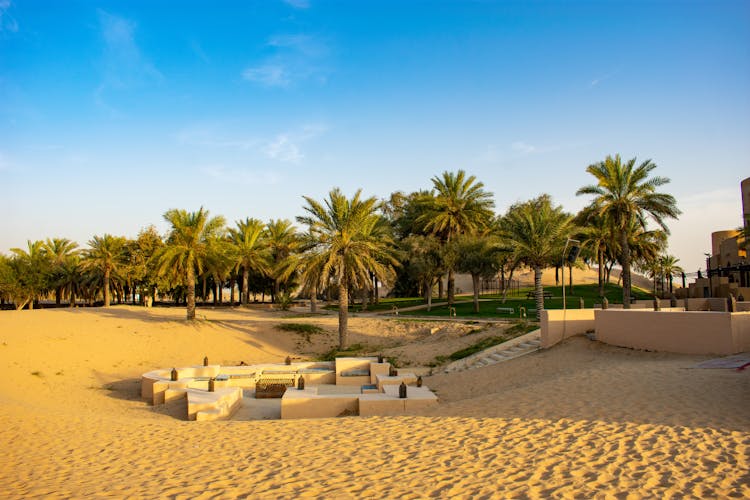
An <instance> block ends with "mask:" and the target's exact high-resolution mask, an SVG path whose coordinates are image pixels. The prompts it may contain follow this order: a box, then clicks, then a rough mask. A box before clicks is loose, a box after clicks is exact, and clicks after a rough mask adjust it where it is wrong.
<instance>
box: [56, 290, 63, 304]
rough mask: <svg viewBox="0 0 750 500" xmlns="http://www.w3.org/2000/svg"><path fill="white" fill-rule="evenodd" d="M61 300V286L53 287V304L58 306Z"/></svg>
mask: <svg viewBox="0 0 750 500" xmlns="http://www.w3.org/2000/svg"><path fill="white" fill-rule="evenodd" d="M61 301H62V287H61V286H58V287H57V288H55V305H56V306H59V305H60V302H61Z"/></svg>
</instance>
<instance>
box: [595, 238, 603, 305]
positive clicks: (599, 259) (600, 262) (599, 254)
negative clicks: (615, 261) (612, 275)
mask: <svg viewBox="0 0 750 500" xmlns="http://www.w3.org/2000/svg"><path fill="white" fill-rule="evenodd" d="M596 260H597V264H598V265H599V297H604V269H602V265H603V264H604V252H602V249H601V248H600V249H598V250H597V251H596Z"/></svg>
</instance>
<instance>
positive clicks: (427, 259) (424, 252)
mask: <svg viewBox="0 0 750 500" xmlns="http://www.w3.org/2000/svg"><path fill="white" fill-rule="evenodd" d="M401 246H402V250H403V254H404V255H405V256H406V257H407V259H408V261H407V262H406V263H405V264H406V265H405V267H406V268H407V270H408V272H409V273H410V274H411V275H412V276H413V277H414V278H416V279H417V280H419V281H420V282H421V284H422V291H423V293H424V297H425V301H426V302H427V311H430V310H432V290H433V286H434V284H435V280H437V279H439V278H440V276H442V275H443V273H444V272H445V269H444V264H443V251H442V247H441V245H440V242H439V241H438V240H437V238H436V237H435V236H432V235H426V236H425V235H420V234H413V235H411V236H408V237H407V238H404V239H403V240H402V241H401Z"/></svg>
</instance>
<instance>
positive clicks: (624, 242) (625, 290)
mask: <svg viewBox="0 0 750 500" xmlns="http://www.w3.org/2000/svg"><path fill="white" fill-rule="evenodd" d="M620 245H621V247H622V262H620V264H621V265H622V308H623V309H630V245H629V244H628V233H627V231H626V230H625V229H622V230H621V231H620Z"/></svg>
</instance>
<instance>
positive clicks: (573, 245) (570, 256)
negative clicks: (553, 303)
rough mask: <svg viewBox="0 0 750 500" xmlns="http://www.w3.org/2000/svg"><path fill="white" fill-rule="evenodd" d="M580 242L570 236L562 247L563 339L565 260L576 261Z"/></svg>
mask: <svg viewBox="0 0 750 500" xmlns="http://www.w3.org/2000/svg"><path fill="white" fill-rule="evenodd" d="M568 245H570V252H568ZM580 245H581V242H580V241H578V240H574V239H571V238H568V240H567V241H566V242H565V248H564V249H563V263H562V299H563V334H562V340H565V330H566V329H567V328H566V327H567V316H568V311H567V307H566V304H565V262H566V261H567V262H570V263H571V264H572V263H573V262H575V261H576V259H577V258H578V254H579V252H580V251H581V246H580ZM570 272H571V273H572V272H573V269H572V268H571V270H570Z"/></svg>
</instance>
